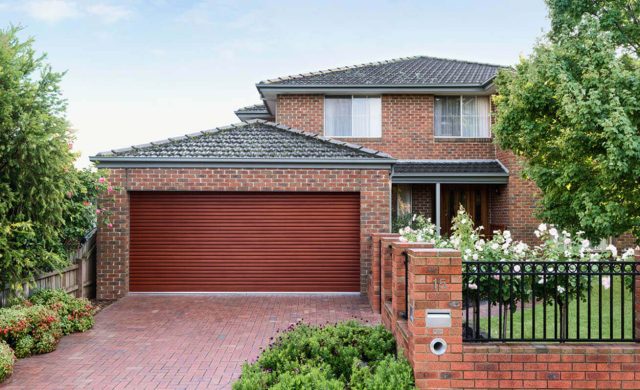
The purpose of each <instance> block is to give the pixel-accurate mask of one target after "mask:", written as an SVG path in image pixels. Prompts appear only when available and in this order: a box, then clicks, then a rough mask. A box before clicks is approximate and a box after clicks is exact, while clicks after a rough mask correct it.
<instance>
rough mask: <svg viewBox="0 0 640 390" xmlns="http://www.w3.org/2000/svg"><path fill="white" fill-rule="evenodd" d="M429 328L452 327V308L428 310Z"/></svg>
mask: <svg viewBox="0 0 640 390" xmlns="http://www.w3.org/2000/svg"><path fill="white" fill-rule="evenodd" d="M426 322H427V328H451V310H427V321H426Z"/></svg>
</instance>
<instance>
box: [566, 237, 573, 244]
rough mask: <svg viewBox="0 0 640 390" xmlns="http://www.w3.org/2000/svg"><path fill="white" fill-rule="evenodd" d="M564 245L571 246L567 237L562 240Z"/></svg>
mask: <svg viewBox="0 0 640 390" xmlns="http://www.w3.org/2000/svg"><path fill="white" fill-rule="evenodd" d="M564 244H565V245H569V244H571V239H570V238H568V237H567V238H565V239H564Z"/></svg>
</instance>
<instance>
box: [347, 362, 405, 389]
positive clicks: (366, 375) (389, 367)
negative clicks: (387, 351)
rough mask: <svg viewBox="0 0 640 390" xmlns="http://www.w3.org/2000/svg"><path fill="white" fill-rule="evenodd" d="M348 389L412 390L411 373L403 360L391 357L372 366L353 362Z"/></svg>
mask: <svg viewBox="0 0 640 390" xmlns="http://www.w3.org/2000/svg"><path fill="white" fill-rule="evenodd" d="M349 387H350V388H351V389H356V390H386V389H412V388H413V371H412V370H411V366H409V363H408V362H407V361H406V360H405V359H395V358H393V357H392V356H391V355H388V356H386V357H385V358H384V359H383V360H381V361H379V362H376V363H375V365H373V366H369V365H364V364H361V363H360V362H355V363H354V366H353V368H352V374H351V382H350V384H349Z"/></svg>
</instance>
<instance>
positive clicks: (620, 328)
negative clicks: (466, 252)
mask: <svg viewBox="0 0 640 390" xmlns="http://www.w3.org/2000/svg"><path fill="white" fill-rule="evenodd" d="M462 269H463V303H464V312H463V339H464V341H468V342H486V341H549V342H553V341H555V342H568V341H571V342H628V341H636V342H637V341H640V339H639V336H640V335H638V334H637V333H638V330H637V329H636V315H637V313H636V299H637V298H638V296H639V295H640V293H639V291H638V288H640V262H635V261H614V262H611V261H596V262H582V261H566V262H555V261H509V262H489V261H465V262H463V266H462Z"/></svg>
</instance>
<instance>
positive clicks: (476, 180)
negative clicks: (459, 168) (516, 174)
mask: <svg viewBox="0 0 640 390" xmlns="http://www.w3.org/2000/svg"><path fill="white" fill-rule="evenodd" d="M391 182H392V183H394V184H434V183H447V184H507V183H508V182H509V174H508V173H396V172H394V173H393V174H392V175H391Z"/></svg>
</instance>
